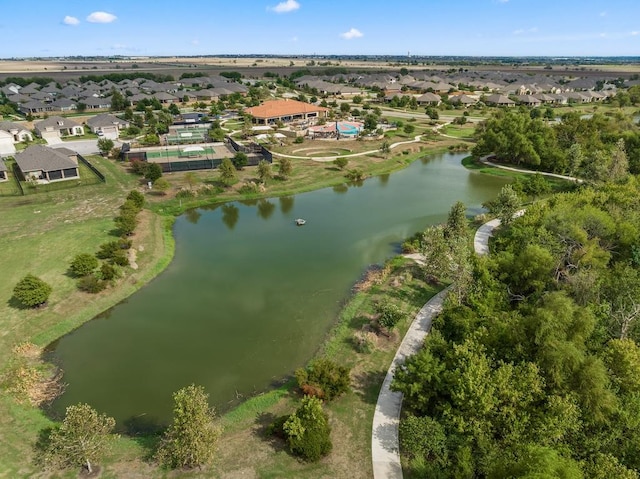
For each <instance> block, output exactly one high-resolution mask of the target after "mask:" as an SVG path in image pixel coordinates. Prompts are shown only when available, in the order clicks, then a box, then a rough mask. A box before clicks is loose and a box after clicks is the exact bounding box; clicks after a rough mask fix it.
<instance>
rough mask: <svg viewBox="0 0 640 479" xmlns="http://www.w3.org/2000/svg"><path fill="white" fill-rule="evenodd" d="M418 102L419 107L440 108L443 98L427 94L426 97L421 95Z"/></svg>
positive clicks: (417, 99)
mask: <svg viewBox="0 0 640 479" xmlns="http://www.w3.org/2000/svg"><path fill="white" fill-rule="evenodd" d="M416 101H417V102H418V104H419V105H431V106H438V105H439V104H440V103H441V102H442V98H441V97H440V95H436V94H435V93H431V92H427V93H425V94H424V95H420V96H419V97H418V98H416Z"/></svg>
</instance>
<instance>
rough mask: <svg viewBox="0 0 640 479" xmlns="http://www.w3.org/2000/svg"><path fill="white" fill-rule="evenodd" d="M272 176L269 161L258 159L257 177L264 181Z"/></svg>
mask: <svg viewBox="0 0 640 479" xmlns="http://www.w3.org/2000/svg"><path fill="white" fill-rule="evenodd" d="M272 177H273V172H272V171H271V163H269V162H268V161H266V160H260V162H259V163H258V178H260V181H262V182H263V183H266V182H267V180H270V179H271V178H272Z"/></svg>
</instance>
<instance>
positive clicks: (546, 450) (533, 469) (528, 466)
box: [490, 445, 584, 479]
mask: <svg viewBox="0 0 640 479" xmlns="http://www.w3.org/2000/svg"><path fill="white" fill-rule="evenodd" d="M490 476H491V477H494V478H496V479H508V478H513V477H521V478H531V479H534V478H541V479H542V478H552V477H554V478H555V477H557V478H562V479H582V478H583V477H584V476H583V474H582V471H581V469H580V466H579V464H578V463H577V462H576V461H574V460H573V459H571V458H567V457H563V456H562V455H561V454H560V453H559V452H558V451H556V450H554V449H551V448H550V447H544V446H539V445H529V446H527V448H526V449H525V451H524V453H523V454H522V456H521V457H518V458H517V459H515V460H513V461H508V462H507V463H506V464H505V463H499V464H497V466H496V467H495V468H494V469H493V470H492V471H491V474H490Z"/></svg>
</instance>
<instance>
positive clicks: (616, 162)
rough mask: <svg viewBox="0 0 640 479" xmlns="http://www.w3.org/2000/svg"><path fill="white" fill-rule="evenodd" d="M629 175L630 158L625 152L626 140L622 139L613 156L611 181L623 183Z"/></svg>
mask: <svg viewBox="0 0 640 479" xmlns="http://www.w3.org/2000/svg"><path fill="white" fill-rule="evenodd" d="M628 175H629V158H628V157H627V152H626V150H625V144H624V140H623V139H622V138H620V139H619V140H618V141H617V142H616V145H615V147H614V149H613V153H612V154H611V163H610V166H609V176H608V177H609V179H610V180H611V181H616V182H620V181H623V180H624V179H625V178H626V177H627V176H628Z"/></svg>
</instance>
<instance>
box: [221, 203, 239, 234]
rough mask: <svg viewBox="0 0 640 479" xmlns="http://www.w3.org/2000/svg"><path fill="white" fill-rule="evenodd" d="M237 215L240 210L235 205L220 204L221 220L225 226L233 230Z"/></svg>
mask: <svg viewBox="0 0 640 479" xmlns="http://www.w3.org/2000/svg"><path fill="white" fill-rule="evenodd" d="M239 217H240V210H239V209H238V207H237V206H236V205H232V204H228V205H222V222H223V223H224V224H225V225H226V226H227V228H229V229H230V230H233V228H235V226H236V223H237V222H238V218H239Z"/></svg>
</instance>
